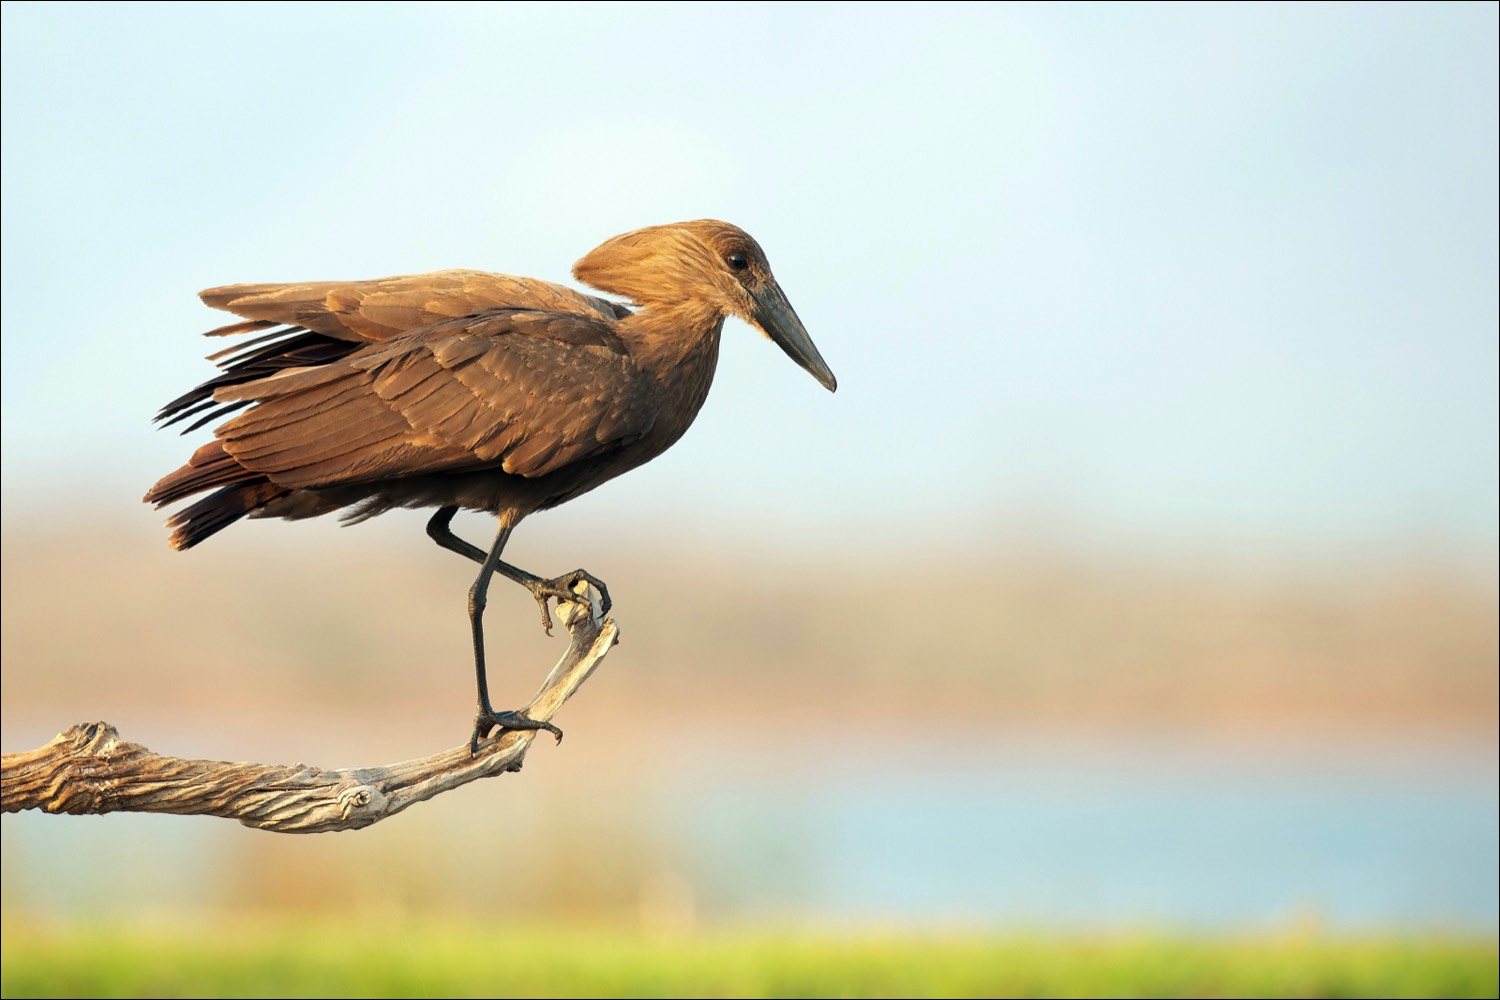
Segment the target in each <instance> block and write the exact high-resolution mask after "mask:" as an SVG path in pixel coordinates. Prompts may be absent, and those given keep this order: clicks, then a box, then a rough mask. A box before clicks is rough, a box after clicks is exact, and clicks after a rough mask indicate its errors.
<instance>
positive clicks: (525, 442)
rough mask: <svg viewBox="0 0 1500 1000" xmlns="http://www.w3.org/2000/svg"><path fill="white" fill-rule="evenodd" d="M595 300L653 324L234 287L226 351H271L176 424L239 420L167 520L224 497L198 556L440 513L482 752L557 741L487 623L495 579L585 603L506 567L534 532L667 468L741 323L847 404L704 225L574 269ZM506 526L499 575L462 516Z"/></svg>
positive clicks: (482, 279) (173, 484) (204, 514)
mask: <svg viewBox="0 0 1500 1000" xmlns="http://www.w3.org/2000/svg"><path fill="white" fill-rule="evenodd" d="M573 274H574V276H575V277H576V278H578V280H579V281H582V282H584V283H586V284H588V285H592V286H593V287H595V288H597V289H600V290H601V291H604V292H607V293H610V294H614V295H618V296H621V297H623V298H625V299H628V300H629V301H630V302H631V303H633V304H634V306H635V307H636V308H634V309H632V308H630V307H627V306H625V305H621V304H619V303H616V302H612V301H609V300H607V299H602V298H597V297H594V296H591V295H585V294H582V293H580V292H576V291H574V290H572V289H570V288H566V287H563V286H561V285H554V284H551V283H549V282H545V281H538V280H535V279H532V278H514V277H509V276H507V275H502V274H488V273H485V272H482V271H466V270H456V271H437V272H434V273H432V274H420V275H410V276H406V277H396V278H380V279H376V280H373V281H356V282H338V281H322V282H311V283H307V284H290V285H230V286H227V287H224V288H210V289H208V290H207V291H205V292H202V293H200V297H201V298H202V299H203V301H204V303H206V304H207V305H210V306H213V307H214V308H216V309H225V310H228V311H229V312H232V313H235V314H236V315H238V316H241V317H243V318H244V320H245V322H241V323H234V324H231V325H229V326H224V327H220V328H219V329H216V330H211V331H209V333H208V334H207V335H208V336H226V335H231V334H243V333H251V332H255V331H270V332H268V333H263V334H262V335H261V336H258V337H256V338H254V339H252V340H250V341H247V342H244V343H241V344H239V345H237V346H235V347H231V348H229V349H227V350H224V351H220V352H219V353H217V354H213V355H210V356H209V360H211V361H216V362H218V366H219V368H220V369H222V371H221V373H220V374H218V375H216V376H215V377H213V378H211V379H209V380H208V381H206V382H204V383H203V384H202V385H199V386H197V387H196V388H194V389H192V390H191V391H189V392H187V393H185V394H183V395H182V396H179V397H178V398H177V399H174V400H172V401H171V402H170V403H168V404H167V405H166V406H164V407H163V408H162V410H161V412H160V413H159V414H157V416H156V419H157V420H158V421H160V422H162V424H163V426H167V425H171V424H175V423H178V422H179V421H182V420H186V419H188V418H189V417H194V416H196V417H197V418H198V419H197V420H196V421H194V422H193V423H192V424H191V425H190V426H189V427H188V428H187V430H185V431H184V432H183V433H184V434H186V433H188V432H190V431H193V430H196V429H198V428H199V427H202V426H203V425H204V424H206V423H209V422H211V421H213V420H215V419H217V418H219V417H222V416H226V415H228V414H230V413H233V412H235V411H238V410H242V409H244V408H246V407H248V409H244V412H242V413H240V414H239V415H238V416H235V417H234V418H233V419H231V420H229V421H228V422H226V423H224V424H223V425H221V426H220V427H218V428H217V429H216V430H215V431H214V440H213V441H210V442H209V443H208V444H206V445H204V446H203V447H201V448H199V449H198V450H197V451H196V452H194V453H193V456H192V458H191V459H189V460H188V463H187V464H186V465H184V466H183V467H182V468H180V469H178V470H177V471H175V472H173V473H171V474H170V475H168V476H167V477H165V478H164V479H162V480H161V481H160V482H159V483H157V484H156V485H155V486H153V487H152V488H151V490H150V492H148V493H147V494H146V497H145V500H146V502H148V503H154V504H156V506H157V507H161V506H164V505H166V504H170V503H173V502H175V501H177V500H181V499H183V498H184V497H189V496H192V495H194V494H196V493H201V492H203V491H205V490H213V492H212V493H210V494H209V495H208V496H206V497H203V498H201V499H199V500H197V501H196V502H195V503H193V504H191V505H190V506H188V507H186V508H184V509H182V510H180V511H178V512H177V513H175V514H173V515H172V517H171V518H170V519H169V520H168V521H167V526H168V527H170V528H171V529H172V535H171V544H172V547H173V548H177V549H187V548H191V547H192V546H194V545H196V544H198V543H199V542H201V541H203V539H205V538H207V537H208V536H210V535H212V534H214V533H215V532H217V531H219V530H221V529H223V528H226V527H228V526H229V525H230V524H233V523H234V522H235V521H237V520H239V519H240V518H241V517H247V516H248V517H284V518H289V519H300V518H306V517H316V516H317V515H319V514H326V513H329V512H332V511H336V510H342V511H343V512H344V513H343V515H342V520H343V521H345V522H346V523H355V522H358V521H363V520H365V519H366V518H370V517H374V516H375V515H377V514H381V513H383V512H385V511H387V510H391V509H392V508H396V507H436V508H437V511H436V512H435V513H434V514H433V515H432V519H431V520H430V521H428V523H427V533H428V535H430V536H431V537H432V539H433V540H434V541H436V542H437V543H438V545H440V546H442V547H443V548H445V549H448V550H449V551H452V552H456V553H458V554H459V555H462V556H465V557H467V558H469V559H472V560H474V561H475V562H477V563H479V564H480V569H479V577H478V579H476V580H475V581H474V585H473V587H472V588H471V589H470V591H469V622H470V627H471V630H472V633H473V640H474V671H475V675H476V679H477V684H478V689H479V691H478V693H479V709H478V714H477V715H476V717H475V721H474V731H473V735H472V737H471V738H470V742H469V746H470V750H471V752H477V750H478V744H479V740H480V738H481V737H484V736H487V735H489V734H490V733H491V732H493V731H494V730H495V729H496V728H499V729H501V730H505V729H546V730H548V731H549V732H551V733H553V734H554V736H556V737H557V738H558V739H561V738H562V733H561V731H560V730H558V729H557V727H555V726H553V725H551V724H549V723H544V722H537V721H534V720H532V719H529V718H527V717H526V716H525V715H523V714H521V713H520V712H515V711H503V712H497V711H495V709H494V708H493V707H491V705H490V698H489V686H488V682H487V678H486V672H485V659H484V632H483V627H482V622H481V619H482V617H483V614H484V606H485V595H486V592H487V590H488V588H489V582H490V578H491V576H493V575H494V573H495V572H497V571H498V572H499V573H500V574H502V575H503V576H506V577H509V578H510V579H512V580H515V581H516V582H517V583H520V584H521V585H522V586H524V587H526V588H527V589H528V590H530V591H531V593H532V596H533V597H534V598H535V599H536V600H537V602H538V603H540V604H541V608H542V621H543V624H544V626H546V627H548V628H549V629H550V626H551V620H550V618H549V617H548V613H547V601H548V599H549V598H559V599H561V598H565V597H569V596H571V588H572V587H573V586H574V585H575V584H577V583H578V582H580V581H586V582H588V583H589V584H590V585H592V586H594V587H596V588H597V589H598V590H599V593H600V598H601V604H602V606H603V608H604V610H605V611H608V610H609V603H610V599H609V591H608V589H607V588H606V587H605V586H604V584H603V582H602V581H600V580H598V579H596V578H595V577H593V576H592V575H590V574H588V573H586V572H584V571H583V570H581V569H580V570H575V571H574V572H572V573H569V574H565V575H563V576H560V577H557V578H555V579H551V580H546V579H542V578H540V577H538V576H535V575H533V574H531V573H528V572H526V571H525V570H522V569H518V568H517V567H515V566H512V565H510V564H508V563H505V562H502V561H501V558H500V555H501V552H502V551H503V550H504V548H505V543H506V540H507V539H508V538H509V537H510V533H511V531H512V530H513V529H514V528H515V526H516V525H517V524H518V523H519V522H520V520H521V519H522V518H524V517H525V516H526V515H527V514H530V513H532V512H534V511H539V510H546V509H547V508H549V507H555V506H557V505H558V504H560V503H564V502H566V501H568V500H571V499H573V498H574V497H576V496H579V495H581V494H583V493H586V492H588V491H589V490H591V489H593V488H594V487H596V486H599V485H600V484H602V483H604V482H606V481H608V480H610V479H613V478H614V477H615V476H618V475H620V474H621V473H622V472H627V471H629V470H630V469H633V468H635V467H636V466H638V465H642V464H644V463H646V462H649V461H650V460H651V459H653V458H655V457H656V456H657V455H660V454H661V453H662V452H663V451H664V450H666V449H667V448H668V447H669V446H670V445H672V443H673V442H675V441H676V440H677V439H678V438H680V437H681V436H682V434H683V432H684V431H686V430H687V428H688V425H689V424H691V423H692V422H693V418H694V417H695V416H697V414H698V410H699V408H700V407H701V406H702V405H703V401H704V399H705V398H706V397H707V395H708V388H709V384H710V383H711V382H712V381H713V376H714V367H715V365H716V363H717V361H718V356H719V334H720V332H721V331H722V329H723V326H724V319H725V317H726V316H738V317H740V318H741V319H743V320H745V321H746V322H748V323H751V324H752V325H754V326H756V327H758V328H759V329H760V330H761V331H762V332H763V333H765V334H766V336H768V337H769V338H770V339H771V340H773V341H775V342H776V344H777V345H779V346H780V347H781V349H782V350H784V351H785V352H786V353H787V354H788V355H789V356H790V357H791V358H792V360H794V361H796V362H797V363H798V364H799V365H801V366H802V367H803V368H805V369H806V370H807V371H808V372H810V373H811V374H812V375H813V377H814V378H816V379H817V380H818V381H819V382H821V383H822V384H823V385H824V386H826V387H827V388H828V389H829V390H830V391H832V390H833V389H835V388H836V387H837V383H836V382H835V380H834V377H833V372H831V371H829V369H828V365H827V364H825V363H824V361H823V358H822V357H821V356H820V355H819V354H818V349H817V348H816V347H815V346H813V342H812V339H811V338H810V337H809V336H808V334H807V331H806V330H805V329H804V328H803V326H802V322H801V320H799V319H798V318H797V314H796V313H795V312H794V311H793V310H792V306H791V304H790V303H789V302H788V301H787V298H786V295H785V294H784V293H783V292H782V290H781V287H780V286H779V285H778V284H777V283H776V279H775V278H773V277H772V276H771V268H770V265H769V264H768V263H767V262H766V256H765V254H764V253H763V252H762V251H761V248H760V246H759V245H758V244H757V243H756V242H755V240H753V239H751V238H750V236H749V235H748V234H746V233H745V232H743V231H742V230H740V229H738V228H736V227H735V226H731V225H729V224H728V223H725V222H716V221H713V220H709V219H703V220H700V221H697V222H684V223H678V224H676V225H669V226H653V227H650V228H647V229H638V230H636V231H635V232H632V233H626V234H625V235H623V236H616V237H615V238H614V239H612V240H610V241H608V242H607V243H605V244H604V245H603V246H600V247H598V248H597V249H595V250H594V251H593V252H591V253H590V254H588V255H587V256H586V257H584V258H583V259H582V260H580V261H578V263H576V264H575V265H573ZM460 507H462V508H466V509H469V510H480V511H489V512H490V513H493V514H495V515H497V516H498V518H499V521H500V528H499V532H498V533H497V534H496V535H495V541H494V543H493V544H492V545H491V546H490V548H489V551H488V553H486V552H485V551H484V550H483V549H480V548H479V547H477V546H475V545H471V544H469V543H468V542H465V541H464V540H462V539H461V538H459V537H458V536H456V535H455V534H454V533H453V531H452V529H451V527H450V525H451V523H452V520H453V516H454V514H456V513H457V512H458V509H459V508H460Z"/></svg>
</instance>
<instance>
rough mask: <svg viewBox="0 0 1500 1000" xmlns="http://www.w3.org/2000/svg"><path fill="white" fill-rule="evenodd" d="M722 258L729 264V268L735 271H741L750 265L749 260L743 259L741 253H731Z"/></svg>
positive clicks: (743, 256)
mask: <svg viewBox="0 0 1500 1000" xmlns="http://www.w3.org/2000/svg"><path fill="white" fill-rule="evenodd" d="M724 260H725V261H726V262H727V263H728V264H729V267H730V269H731V270H735V271H743V270H744V269H745V268H747V267H749V266H750V262H749V261H748V260H746V259H745V255H744V254H742V253H732V254H730V255H729V256H728V257H725V258H724Z"/></svg>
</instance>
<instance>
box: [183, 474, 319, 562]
mask: <svg viewBox="0 0 1500 1000" xmlns="http://www.w3.org/2000/svg"><path fill="white" fill-rule="evenodd" d="M291 492H292V491H291V490H289V489H287V488H285V487H283V486H277V485H276V484H275V483H273V482H271V481H270V480H269V479H266V478H265V477H264V476H261V477H258V479H257V481H254V482H247V483H236V484H234V485H233V486H226V487H224V488H223V489H221V490H217V491H215V492H213V493H210V494H209V495H208V496H206V497H204V498H203V499H202V500H199V501H198V502H197V503H195V504H193V505H191V506H189V507H184V508H183V509H182V510H180V511H178V512H177V513H175V514H173V515H172V516H171V517H170V518H168V519H167V527H169V528H171V529H172V535H171V537H170V538H169V539H168V541H169V542H170V543H171V545H172V548H174V549H177V550H179V551H181V550H182V549H190V548H192V547H193V546H194V545H197V544H198V543H199V542H201V541H203V539H205V538H207V537H208V536H209V535H212V534H215V533H216V532H219V531H222V530H224V529H225V528H227V527H229V526H230V525H231V524H233V523H234V522H236V521H238V520H239V519H240V518H242V517H244V516H245V515H246V514H249V513H250V512H251V511H255V510H259V509H260V508H261V507H264V506H265V505H266V504H268V503H271V502H272V501H274V500H279V499H280V498H282V497H284V496H287V495H289V494H290V493H291Z"/></svg>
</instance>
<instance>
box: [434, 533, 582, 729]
mask: <svg viewBox="0 0 1500 1000" xmlns="http://www.w3.org/2000/svg"><path fill="white" fill-rule="evenodd" d="M444 509H445V510H446V509H448V508H444ZM448 516H449V517H452V515H451V514H450V515H448ZM433 520H434V522H436V520H437V519H436V518H434V519H433ZM510 530H511V529H510V526H509V525H503V526H502V527H501V528H500V531H499V532H498V533H497V534H496V535H495V544H494V545H492V546H490V551H489V554H488V555H486V556H485V557H484V559H483V562H482V563H481V564H480V567H479V577H478V578H477V579H476V580H475V581H474V586H472V587H470V588H469V627H470V629H471V630H472V631H473V635H474V676H475V679H476V683H477V685H478V688H479V709H478V712H477V713H476V714H475V716H474V734H473V735H472V736H471V737H469V753H471V754H476V753H478V752H479V741H480V739H482V738H483V737H487V736H489V734H490V733H492V732H494V730H495V728H496V727H497V726H498V727H499V728H500V729H502V730H504V729H545V730H547V732H549V733H551V734H552V735H553V736H556V737H557V741H558V742H559V743H561V742H562V730H561V729H558V728H557V727H556V726H554V725H553V724H552V723H550V722H538V721H536V720H535V719H529V718H527V717H526V716H525V715H522V714H521V713H520V712H496V711H495V709H494V708H493V707H491V705H490V685H489V679H488V677H487V676H486V675H485V665H484V605H485V595H486V593H487V592H488V591H489V589H490V577H492V576H494V575H495V569H496V567H497V566H498V565H499V563H500V551H501V550H502V549H504V548H505V540H506V539H507V538H509V537H510ZM429 532H430V526H429ZM455 541H457V539H455ZM461 544H462V543H461ZM476 551H477V550H476Z"/></svg>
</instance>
